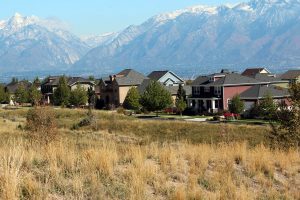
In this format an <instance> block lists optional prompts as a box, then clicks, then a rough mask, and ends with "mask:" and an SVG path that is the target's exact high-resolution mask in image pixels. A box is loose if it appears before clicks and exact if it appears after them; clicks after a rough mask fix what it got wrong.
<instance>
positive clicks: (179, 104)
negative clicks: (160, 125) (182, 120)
mask: <svg viewBox="0 0 300 200" xmlns="http://www.w3.org/2000/svg"><path fill="white" fill-rule="evenodd" d="M186 107H187V105H186V101H185V100H184V99H183V97H181V98H180V99H176V108H177V110H178V111H179V113H180V116H182V112H183V111H184V110H185V109H186Z"/></svg>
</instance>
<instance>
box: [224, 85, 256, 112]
mask: <svg viewBox="0 0 300 200" xmlns="http://www.w3.org/2000/svg"><path fill="white" fill-rule="evenodd" d="M252 86H253V85H247V86H225V87H224V95H223V105H224V110H228V101H227V100H228V99H232V97H233V96H235V95H237V94H241V93H242V92H245V91H246V90H248V89H249V88H251V87H252Z"/></svg>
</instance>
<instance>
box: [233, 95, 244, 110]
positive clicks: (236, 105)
mask: <svg viewBox="0 0 300 200" xmlns="http://www.w3.org/2000/svg"><path fill="white" fill-rule="evenodd" d="M244 107H245V105H244V102H243V101H242V100H241V99H240V96H239V95H235V96H234V97H232V99H231V103H230V104H229V111H230V112H231V113H235V114H241V113H242V112H243V111H244Z"/></svg>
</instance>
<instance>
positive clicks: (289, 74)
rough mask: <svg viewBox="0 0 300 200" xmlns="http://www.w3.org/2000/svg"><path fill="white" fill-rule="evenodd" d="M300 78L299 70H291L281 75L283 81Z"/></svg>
mask: <svg viewBox="0 0 300 200" xmlns="http://www.w3.org/2000/svg"><path fill="white" fill-rule="evenodd" d="M299 76H300V69H299V70H289V71H287V72H285V73H284V74H282V75H281V77H280V78H281V79H287V80H289V79H297V78H298V77H299Z"/></svg>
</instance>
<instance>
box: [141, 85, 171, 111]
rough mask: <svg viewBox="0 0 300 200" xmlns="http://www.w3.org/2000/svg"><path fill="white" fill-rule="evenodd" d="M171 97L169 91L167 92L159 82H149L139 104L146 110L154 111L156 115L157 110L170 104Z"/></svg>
mask: <svg viewBox="0 0 300 200" xmlns="http://www.w3.org/2000/svg"><path fill="white" fill-rule="evenodd" d="M172 103H173V101H172V97H171V94H170V92H168V91H167V90H166V89H165V88H164V87H163V86H162V85H161V84H160V83H158V82H155V81H153V82H151V83H150V84H149V85H148V86H147V88H146V90H145V92H144V94H143V95H142V97H141V105H142V106H143V107H144V108H145V109H146V110H147V111H156V115H157V116H158V111H160V110H163V109H165V108H167V107H168V106H170V105H172Z"/></svg>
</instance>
